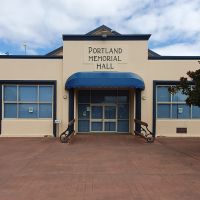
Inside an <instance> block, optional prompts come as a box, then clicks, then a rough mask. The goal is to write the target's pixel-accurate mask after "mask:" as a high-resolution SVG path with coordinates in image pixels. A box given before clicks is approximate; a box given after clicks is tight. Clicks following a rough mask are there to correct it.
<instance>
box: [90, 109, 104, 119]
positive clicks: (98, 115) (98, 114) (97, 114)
mask: <svg viewBox="0 0 200 200" xmlns="http://www.w3.org/2000/svg"><path fill="white" fill-rule="evenodd" d="M91 114H92V119H102V118H103V106H92V113H91Z"/></svg>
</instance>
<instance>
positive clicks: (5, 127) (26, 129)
mask: <svg viewBox="0 0 200 200" xmlns="http://www.w3.org/2000/svg"><path fill="white" fill-rule="evenodd" d="M52 124H53V121H52V120H30V119H28V120H24V119H23V120H21V119H20V120H2V135H1V136H13V137H18V136H24V137H29V136H31V137H34V136H35V137H41V136H45V135H51V136H53V134H52V132H53V125H52Z"/></svg>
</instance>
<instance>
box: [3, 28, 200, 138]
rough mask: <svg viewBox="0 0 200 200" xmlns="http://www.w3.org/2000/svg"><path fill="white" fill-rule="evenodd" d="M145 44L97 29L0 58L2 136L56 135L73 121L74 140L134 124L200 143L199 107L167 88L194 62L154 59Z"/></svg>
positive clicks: (193, 66)
mask: <svg viewBox="0 0 200 200" xmlns="http://www.w3.org/2000/svg"><path fill="white" fill-rule="evenodd" d="M149 38H150V35H121V34H119V33H118V32H116V31H113V30H111V29H110V28H108V27H106V26H101V27H99V28H97V29H95V30H93V31H91V32H89V33H87V34H85V35H63V46H62V47H59V48H58V49H56V50H54V51H52V52H50V53H48V54H47V55H45V56H14V55H8V56H0V87H1V90H0V91H1V95H0V98H1V105H0V134H1V137H3V136H6V137H7V136H12V137H14V136H25V137H28V136H31V137H33V136H35V137H37V136H45V135H51V136H59V135H60V134H61V133H62V131H64V130H65V129H66V127H67V124H68V122H69V121H70V120H72V119H74V118H75V131H76V133H78V134H81V133H97V132H98V133H121V134H127V133H131V134H134V131H135V130H137V129H138V127H137V126H135V124H134V118H136V119H141V120H142V121H145V122H147V123H148V124H149V127H150V129H151V130H152V131H153V133H154V134H155V136H170V137H182V136H184V137H199V136H200V132H199V124H200V108H198V107H196V106H191V107H190V106H188V105H186V103H185V98H186V97H185V96H184V95H182V94H181V93H177V94H175V95H172V94H170V93H169V92H168V87H169V86H172V85H176V84H178V80H179V78H180V77H181V76H185V74H186V72H187V71H189V70H196V69H198V68H199V62H198V61H199V60H200V57H192V56H187V57H185V56H161V55H158V54H157V53H155V52H153V51H151V50H150V49H148V39H149Z"/></svg>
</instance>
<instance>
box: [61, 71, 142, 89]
mask: <svg viewBox="0 0 200 200" xmlns="http://www.w3.org/2000/svg"><path fill="white" fill-rule="evenodd" d="M99 87H101V88H110V87H115V88H135V89H142V90H143V89H144V87H145V86H144V81H143V79H142V78H141V77H140V76H138V75H137V74H134V73H132V72H77V73H75V74H72V75H71V76H70V77H69V78H68V79H67V81H66V84H65V88H66V89H73V88H99Z"/></svg>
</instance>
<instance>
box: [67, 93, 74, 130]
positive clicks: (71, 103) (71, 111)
mask: <svg viewBox="0 0 200 200" xmlns="http://www.w3.org/2000/svg"><path fill="white" fill-rule="evenodd" d="M68 110H69V113H68V117H69V122H70V121H71V120H73V119H74V89H70V90H69V108H68ZM72 130H74V125H73V126H71V127H70V130H69V131H72Z"/></svg>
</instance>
